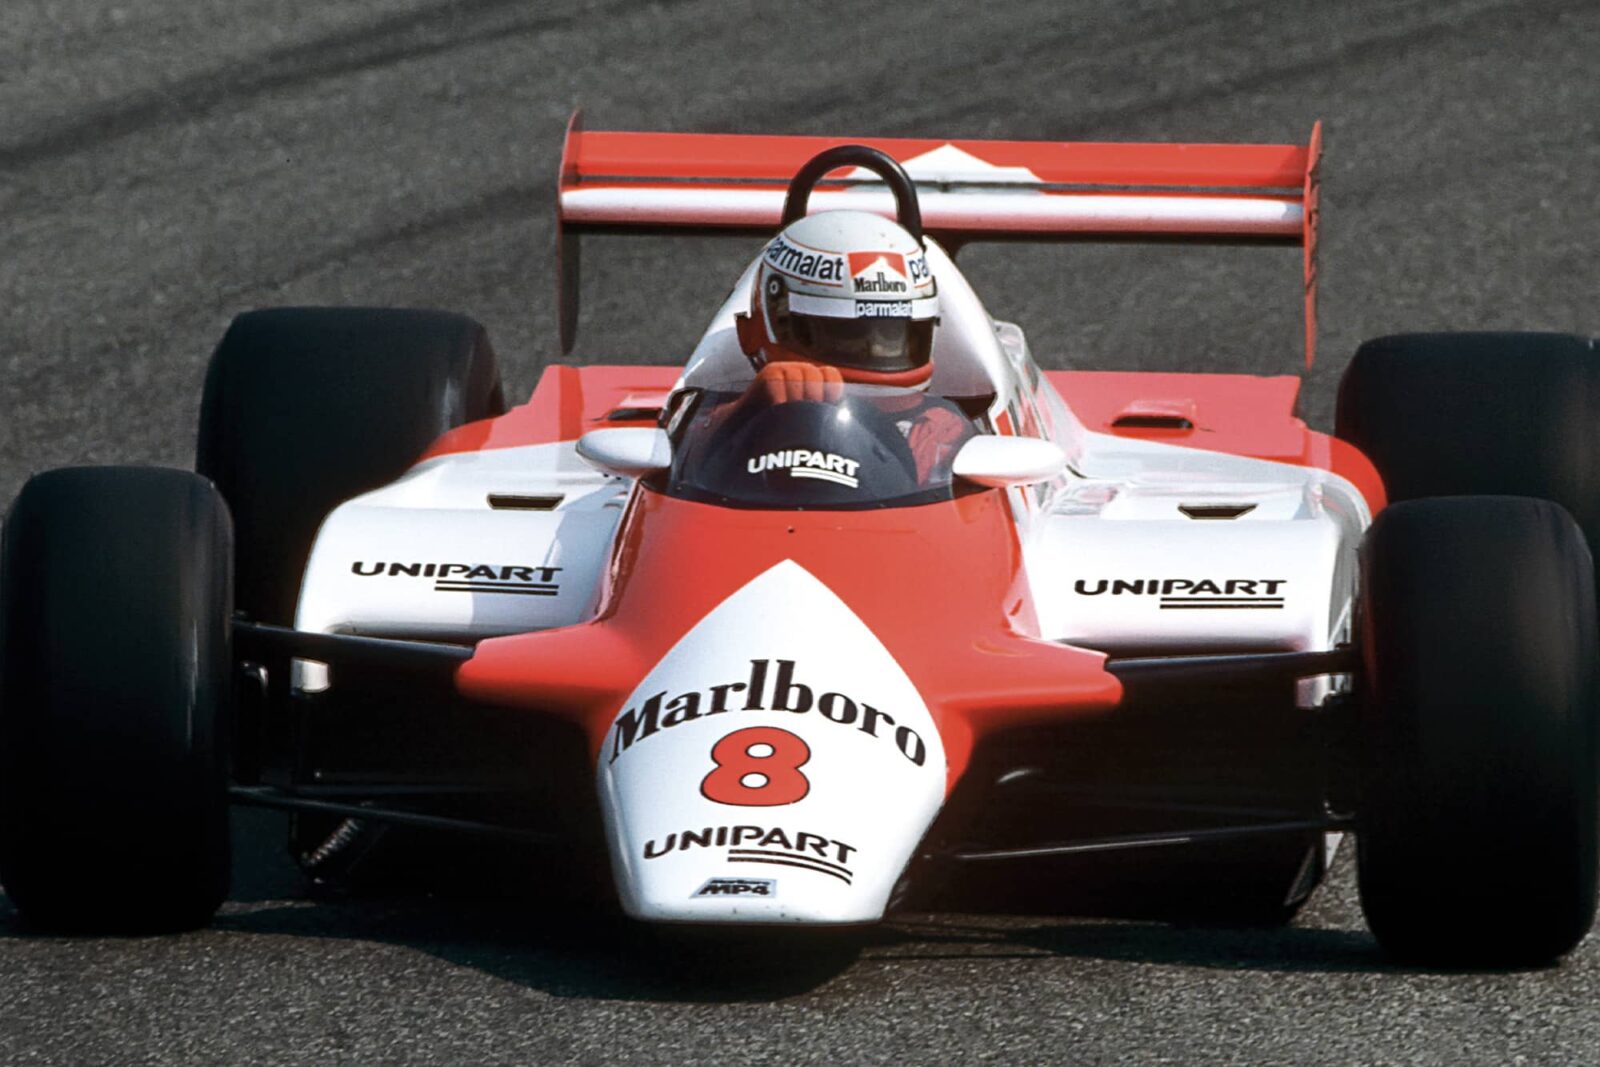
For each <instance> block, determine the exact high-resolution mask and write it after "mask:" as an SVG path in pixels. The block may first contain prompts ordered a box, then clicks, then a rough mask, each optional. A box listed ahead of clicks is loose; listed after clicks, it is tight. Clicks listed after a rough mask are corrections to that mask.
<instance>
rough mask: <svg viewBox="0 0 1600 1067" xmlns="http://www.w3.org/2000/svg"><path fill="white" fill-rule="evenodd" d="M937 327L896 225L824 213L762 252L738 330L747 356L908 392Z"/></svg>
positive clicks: (923, 279)
mask: <svg viewBox="0 0 1600 1067" xmlns="http://www.w3.org/2000/svg"><path fill="white" fill-rule="evenodd" d="M938 319H939V297H938V289H937V287H936V286H935V285H934V280H933V275H932V273H931V272H930V271H929V270H928V257H927V254H926V253H925V252H924V251H923V250H922V246H921V244H920V243H918V241H917V240H916V239H915V238H913V237H912V236H911V235H910V234H909V233H907V232H906V231H905V230H904V229H903V228H902V227H901V226H900V225H899V224H898V223H895V222H892V221H890V220H889V219H886V218H884V217H882V216H880V215H874V214H872V213H870V212H866V211H824V212H819V213H818V214H815V215H810V216H807V217H805V218H802V219H800V220H798V221H796V222H794V223H792V224H790V225H789V226H786V227H785V228H784V229H783V230H782V231H781V232H780V233H779V234H778V235H777V236H776V237H774V238H773V239H772V241H771V242H770V243H769V244H768V245H767V247H766V249H765V250H763V251H762V253H761V267H760V269H759V270H757V271H756V276H755V281H754V283H753V289H752V291H751V294H750V319H749V320H747V321H746V322H744V323H741V324H740V325H741V329H740V339H741V342H742V343H743V346H744V350H745V354H746V355H748V356H750V357H751V360H752V361H753V362H754V363H755V364H756V365H757V366H758V367H759V366H761V365H762V364H763V363H767V362H777V361H781V360H786V359H801V360H806V361H809V362H813V363H823V364H827V365H830V366H833V367H837V368H839V370H840V372H841V373H842V374H843V375H844V378H845V380H846V381H865V382H882V383H887V384H902V385H914V384H919V383H921V382H925V381H927V379H928V377H929V375H930V374H931V373H932V367H931V365H930V364H929V362H928V357H929V353H930V352H931V351H932V348H933V327H934V324H935V323H937V322H938Z"/></svg>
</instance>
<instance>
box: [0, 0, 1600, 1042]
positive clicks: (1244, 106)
mask: <svg viewBox="0 0 1600 1067" xmlns="http://www.w3.org/2000/svg"><path fill="white" fill-rule="evenodd" d="M1596 54H1600V7H1597V6H1596V5H1595V4H1593V2H1592V0H1559V2H1537V0H1517V2H1513V3H1492V2H1483V0H1429V2H1426V3H1413V2H1400V3H1394V2H1381V0H1357V2H1350V3H1343V4H1338V5H1333V4H1309V3H1308V4H1297V3H1285V2H1282V0H1274V2H1251V3H1245V2H1232V0H1228V2H1214V3H1198V2H1171V0H1140V2H1116V0H1096V2H1093V3H1090V2H1075V3H1070V4H1065V3H1061V2H1059V0H1048V2H1018V3H1006V4H996V5H993V6H992V7H990V8H987V9H985V10H983V11H981V12H979V11H978V10H977V8H976V6H973V7H972V8H970V9H969V8H968V7H967V6H966V5H960V4H946V5H940V4H931V3H904V4H893V5H865V4H827V3H819V4H814V5H808V6H806V7H804V8H803V9H802V8H800V7H798V6H797V5H778V4H756V3H744V2H740V3H712V2H708V0H667V2H658V3H640V2H637V0H611V2H595V3H587V4H580V3H570V2H557V3H548V4H540V3H530V2H527V0H448V2H447V0H439V2H433V3H424V2H419V0H363V2H359V3H327V2H316V3H313V2H307V0H233V2H231V3H229V4H225V5H222V4H217V5H212V4H194V3H189V2H186V0H121V2H118V3H111V4H105V3H93V2H89V0H77V2H65V0H6V2H5V4H4V6H3V9H0V490H3V494H4V496H5V497H6V498H9V497H10V496H11V495H12V494H13V493H14V492H15V490H16V488H17V487H18V486H19V485H20V484H21V482H22V480H23V479H24V478H25V477H26V476H27V475H28V473H29V472H31V471H35V470H41V469H44V468H49V467H54V466H57V465H61V464H68V463H84V462H94V463H105V462H154V463H167V464H176V465H187V464H189V463H190V462H191V459H192V449H193V427H194V422H195V414H196V405H197V399H198V396H199V386H200V381H201V375H202V373H203V369H204V366H205V360H206V357H207V355H208V353H209V351H210V349H211V347H212V346H213V345H214V344H215V341H216V339H217V338H218V337H219V336H220V335H221V333H222V331H223V329H224V327H225V326H226V325H227V323H228V320H229V319H230V317H231V316H232V315H234V314H235V313H236V312H239V311H241V310H244V309H247V308H251V307H257V306H264V305H274V304H300V303H306V304H311V303H314V304H344V303H364V304H392V305H423V306H428V305H432V306H439V307H446V308H453V309H459V310H463V311H468V312H470V313H473V314H475V315H476V316H478V317H479V318H480V319H481V320H482V321H483V322H484V323H486V324H487V325H488V326H489V328H490V331H491V333H492V335H493V336H494V338H495V340H496V344H497V348H498V349H499V351H500V354H501V357H502V360H503V362H504V364H505V368H506V373H507V380H508V385H509V386H510V387H511V390H512V392H514V393H520V394H525V393H526V392H527V391H528V390H529V389H531V387H532V385H533V383H534V381H535V378H536V375H537V371H538V368H539V367H540V366H541V364H543V363H545V362H549V361H550V360H551V358H552V357H553V356H554V354H555V351H556V346H555V343H554V340H553V336H554V321H555V320H554V308H553V299H552V290H553V285H552V281H551V279H552V254H551V227H550V209H551V193H552V186H553V181H554V168H555V162H556V159H557V154H558V150H559V142H560V137H561V132H562V128H563V124H564V122H565V119H566V116H567V114H568V112H569V110H570V109H571V107H572V106H573V104H574V103H577V102H581V103H582V104H583V105H584V106H585V108H586V109H587V113H588V116H589V120H590V124H591V126H593V127H595V128H637V129H687V130H703V131H735V130H748V131H760V132H774V133H776V132H808V133H879V134H900V135H918V136H941V135H942V136H966V137H985V136H995V137H1017V138H1042V139H1052V138H1054V139H1106V140H1117V139H1122V140H1193V141H1206V140H1219V141H1226V140H1257V141H1290V140H1296V139H1301V138H1303V137H1304V136H1305V135H1306V133H1307V132H1308V130H1309V128H1310V126H1311V122H1312V120H1313V119H1316V118H1319V117H1320V118H1323V119H1326V120H1327V122H1328V133H1327V149H1328V156H1327V161H1326V166H1325V171H1324V179H1325V199H1324V212H1325V213H1324V234H1325V236H1324V246H1323V259H1322V272H1323V274H1322V276H1323V307H1322V323H1323V328H1322V354H1323V358H1322V359H1321V361H1320V362H1319V364H1318V367H1317V368H1316V370H1315V371H1314V372H1313V373H1312V374H1311V375H1310V377H1309V379H1308V383H1307V393H1306V410H1307V413H1308V414H1309V416H1310V417H1311V419H1312V421H1313V422H1315V423H1320V424H1322V425H1326V424H1327V423H1328V422H1329V421H1330V419H1331V410H1332V393H1333V388H1334V385H1335V383H1336V382H1337V376H1338V373H1339V371H1340V370H1341V368H1342V366H1343V364H1344V362H1345V360H1346V359H1347V358H1348V356H1349V353H1350V352H1351V351H1352V350H1353V348H1354V346H1355V344H1356V343H1357V342H1358V341H1359V340H1360V339H1361V338H1363V337H1366V336H1373V335H1377V334H1382V333H1387V332H1392V331H1398V330H1420V329H1438V328H1539V329H1552V330H1565V331H1578V332H1586V333H1593V332H1596V331H1600V308H1597V306H1596V304H1597V299H1596V298H1597V295H1600V265H1597V260H1596V252H1595V249H1596V247H1597V246H1600V241H1597V238H1600V230H1597V224H1596V207H1597V202H1600V195H1597V188H1600V184H1597V181H1596V178H1595V174H1596V171H1597V170H1600V137H1597V130H1596V122H1597V118H1596V116H1600V80H1597V79H1596V78H1595V76H1594V56H1595V55H1596ZM750 254H751V248H750V246H749V243H748V242H739V241H731V242H730V241H720V242H712V243H710V244H709V245H706V246H697V247H687V246H685V245H684V244H682V243H675V242H670V241H662V240H642V241H636V242H618V241H616V240H610V241H606V242H592V243H591V244H590V245H589V246H588V247H587V248H586V263H585V279H584V284H585V292H586V301H585V319H584V324H583V329H582V336H581V338H580V344H579V348H578V351H577V352H576V353H575V354H574V356H573V357H572V358H573V359H575V360H585V361H606V360H612V361H616V360H641V361H650V362H672V361H676V360H679V359H681V358H682V357H683V356H684V355H685V353H686V351H687V349H688V346H689V345H690V344H691V343H692V341H693V339H694V337H695V335H696V333H697V331H698V330H699V328H700V327H701V325H702V323H703V320H704V319H705V318H706V317H707V316H708V315H709V314H710V312H711V310H712V309H713V307H714V306H715V304H716V302H717V300H718V299H719V298H720V296H721V294H722V293H723V292H725V290H726V287H727V286H728V284H729V283H730V282H731V281H732V279H733V278H734V276H735V275H736V273H737V270H738V268H739V266H740V265H741V263H742V261H743V259H744V257H747V256H748V255H750ZM964 265H965V266H966V268H967V270H968V272H969V274H970V275H971V276H972V278H973V279H974V281H975V283H976V285H977V287H978V289H979V292H980V293H982V294H983V295H984V296H985V297H986V299H987V300H988V302H989V305H990V308H991V310H992V311H993V312H994V313H995V314H996V315H998V316H1001V317H1005V318H1010V319H1014V320H1016V321H1019V322H1021V323H1023V324H1024V325H1025V327H1026V328H1027V329H1028V331H1029V333H1030V336H1031V337H1032V340H1033V345H1034V349H1035V351H1036V352H1037V353H1038V354H1039V356H1040V357H1041V359H1042V360H1043V361H1044V362H1046V363H1047V364H1049V365H1057V366H1062V365H1073V366H1080V367H1118V368H1147V369H1159V368H1173V369H1179V368H1191V369H1204V370H1231V371H1261V372H1277V371H1290V370H1293V369H1294V367H1295V366H1296V364H1297V362H1298V360H1299V358H1300V355H1299V340H1298V338H1299V304H1298V299H1297V297H1298V284H1299V279H1298V269H1297V263H1296V260H1295V253H1293V252H1288V251H1249V250H1193V249H1188V250H1185V249H1170V248H1161V249H1143V250H1140V249H1133V248H1128V247H1116V248H1107V249H1101V248H1089V247H1081V246H1074V247H1056V248H1043V247H1015V246H1011V247H1001V248H988V249H982V248H977V249H973V250H971V251H970V252H969V253H968V254H967V255H965V256H964ZM239 825H240V829H241V832H242V843H241V850H240V851H241V855H240V858H239V862H238V871H237V875H236V883H237V885H236V891H235V894H234V900H233V901H232V902H231V903H229V904H228V905H227V907H226V908H225V910H224V912H223V914H222V916H221V917H220V918H219V919H218V921H217V923H216V925H215V927H214V928H212V929H210V930H207V931H203V932H199V933H194V934H189V935H185V936H178V937H159V938H142V939H57V938H50V937H41V936H35V935H31V934H29V933H28V932H27V931H25V930H23V929H22V928H21V927H20V926H19V925H18V924H17V923H16V921H15V918H14V915H13V914H12V913H11V912H10V910H9V908H8V907H7V906H5V905H4V904H3V903H0V1061H3V1062H6V1063H33V1062H55V1063H73V1064H89V1063H143V1062H192V1063H240V1064H244V1063H271V1064H287V1063H300V1062H318V1063H325V1062H339V1063H346V1062H349V1063H357V1062H386V1061H387V1062H403V1063H475V1064H486V1063H502V1062H504V1063H528V1062H553V1061H575V1062H607V1063H611V1062H616V1063H632V1062H639V1063H663V1062H674V1061H687V1060H707V1061H712V1060H715V1061H722V1062H745V1063H760V1062H812V1061H815V1062H854V1061H897V1062H903V1061H912V1060H920V1061H928V1060H941V1061H981V1060H1017V1061H1041V1060H1061V1061H1071V1062H1080V1063H1094V1062H1118V1063H1126V1062H1213V1061H1227V1062H1232V1063H1245V1062H1265V1063H1287V1062H1293V1063H1340V1064H1345V1063H1377V1062H1396V1063H1402V1062H1403V1063H1439V1064H1461V1063H1496V1064H1500V1063H1514V1062H1529V1063H1533V1062H1556V1063H1577V1062H1594V1061H1595V1060H1596V1059H1600V939H1592V940H1591V941H1590V942H1588V943H1587V944H1586V945H1585V946H1584V947H1583V948H1582V949H1580V950H1579V951H1578V952H1577V953H1576V954H1574V955H1573V956H1572V957H1571V958H1570V959H1568V960H1567V961H1566V962H1565V963H1564V964H1562V965H1561V966H1559V967H1555V968H1552V969H1548V970H1535V971H1523V972H1512V973H1488V974H1484V973H1465V974H1463V973H1435V972H1426V971H1409V970H1400V969H1396V968H1394V967H1392V966H1391V965H1390V964H1388V963H1387V962H1386V961H1385V960H1384V959H1383V958H1382V957H1381V956H1380V955H1379V954H1378V952H1377V950H1376V947H1375V945H1374V943H1373V942H1372V941H1371V939H1370V938H1369V937H1368V935H1367V934H1366V932H1365V929H1364V927H1363V925H1362V922H1361V918H1360V913H1359V910H1358V907H1357V904H1356V901H1355V894H1354V890H1353V877H1352V874H1351V870H1350V862H1349V857H1348V856H1346V857H1345V858H1344V859H1343V860H1342V861H1341V863H1340V864H1339V866H1338V868H1337V869H1336V871H1335V875H1334V877H1333V879H1332V880H1331V882H1330V883H1329V884H1328V885H1327V886H1325V887H1324V888H1323V890H1322V891H1321V892H1320V893H1319V894H1318V895H1317V897H1316V898H1315V899H1314V901H1313V902H1312V904H1311V906H1310V907H1309V908H1308V909H1307V910H1306V911H1305V912H1304V913H1303V914H1302V916H1301V917H1300V919H1299V920H1298V922H1297V923H1296V925H1295V926H1293V927H1291V928H1289V929H1286V930H1281V931H1238V930H1227V929H1206V928H1172V927H1167V926H1162V925H1155V924H1147V923H1104V922H1086V921H1082V920H1074V919H1070V918H1063V917H1055V916H1025V917H1001V916H992V915H991V916H955V917H951V916H943V917H933V916H929V917H914V918H913V919H911V920H908V921H903V922H896V923H893V924H890V925H888V926H887V927H885V928H884V929H883V930H882V931H881V932H880V933H878V934H877V935H875V936H873V937H872V938H871V939H869V941H868V942H867V944H866V945H865V947H864V948H862V949H861V950H860V952H859V954H857V955H853V956H852V955H850V954H848V953H845V954H841V955H838V956H837V957H835V956H834V955H831V954H829V953H821V954H812V955H805V956H801V957H796V959H795V961H794V962H793V963H792V964H789V963H786V964H785V965H783V966H779V967H776V968H774V969H773V970H775V972H776V974H773V973H762V971H761V969H760V968H759V967H756V968H748V967H745V966H744V965H742V964H738V965H736V964H734V963H728V964H727V965H726V966H721V965H719V959H718V957H717V956H716V954H713V955H712V956H711V958H709V959H707V958H703V957H693V958H684V957H682V956H680V955H678V954H677V953H676V951H675V950H673V949H671V948H670V947H666V948H664V947H662V946H659V945H655V946H652V945H646V944H641V943H640V939H639V938H638V937H637V932H636V931H634V930H633V929H632V928H630V927H628V926H627V925H626V924H621V923H618V922H616V921H614V920H612V919H608V918H606V917H605V915H604V913H603V912H601V913H599V914H578V915H576V916H574V915H570V914H568V913H567V912H566V911H565V910H561V909H551V908H539V907H518V906H517V905H515V904H514V903H513V904H510V905H506V904H501V905H497V906H492V907H491V906H478V905H472V906H465V905H462V904H460V903H452V902H448V901H437V900H431V899H421V900H419V899H411V898H401V899H398V900H381V901H354V902H343V903H338V902H335V903H328V902H316V901H311V900H307V899H305V898H304V897H303V896H302V895H301V894H300V892H299V888H298V884H297V882H296V879H295V875H294V873H293V871H292V870H290V869H289V868H288V867H287V865H286V864H285V862H284V861H282V860H281V859H279V858H278V857H277V853H278V844H279V841H280V840H281V833H282V827H281V825H280V823H279V821H278V820H277V819H276V818H274V817H270V816H250V817H244V818H241V819H240V823H239ZM1452 873H1453V874H1454V875H1456V876H1459V877H1462V878H1471V877H1472V875H1473V857H1472V856H1470V855H1467V856H1463V857H1461V862H1460V867H1459V870H1457V871H1455V872H1452ZM138 877H140V872H139V871H137V870H115V871H112V870H108V871H107V872H106V876H105V892H106V893H108V894H114V893H116V892H118V885H119V884H120V883H122V882H123V881H124V880H128V879H137V878H138ZM1174 890H1175V891H1177V892H1181V886H1175V887H1174ZM1481 921H1482V922H1483V923H1484V924H1492V923H1494V922H1495V916H1493V915H1485V916H1483V917H1482V919H1481ZM1473 935H1474V931H1473V930H1472V929H1471V928H1466V929H1463V930H1462V931H1461V936H1462V937H1463V938H1470V937H1472V936H1473Z"/></svg>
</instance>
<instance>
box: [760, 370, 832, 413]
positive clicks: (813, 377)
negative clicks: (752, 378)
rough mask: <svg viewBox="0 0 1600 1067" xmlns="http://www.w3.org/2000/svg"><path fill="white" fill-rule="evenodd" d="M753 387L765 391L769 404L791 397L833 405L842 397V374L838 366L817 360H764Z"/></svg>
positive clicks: (790, 398)
mask: <svg viewBox="0 0 1600 1067" xmlns="http://www.w3.org/2000/svg"><path fill="white" fill-rule="evenodd" d="M756 387H757V388H759V389H761V390H763V391H764V392H765V393H766V396H767V400H768V401H769V402H771V403H773V404H785V403H788V402H789V401H791V400H816V401H821V402H823V403H827V404H837V403H838V402H839V398H840V397H842V396H844V376H843V375H842V374H840V373H839V368H838V367H829V366H826V365H824V364H821V363H804V362H802V361H800V360H785V361H784V362H781V363H768V364H767V365H766V366H764V367H762V368H761V370H760V372H759V373H757V374H756Z"/></svg>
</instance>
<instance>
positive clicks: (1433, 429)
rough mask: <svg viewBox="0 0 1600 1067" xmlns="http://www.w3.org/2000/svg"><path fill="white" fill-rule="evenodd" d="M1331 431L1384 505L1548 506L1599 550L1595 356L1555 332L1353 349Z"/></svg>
mask: <svg viewBox="0 0 1600 1067" xmlns="http://www.w3.org/2000/svg"><path fill="white" fill-rule="evenodd" d="M1336 432H1337V434H1338V436H1339V437H1340V438H1342V439H1344V440H1346V441H1349V442H1350V443H1351V444H1353V445H1355V446H1356V447H1357V448H1359V449H1360V450H1361V451H1362V452H1363V453H1364V454H1365V455H1366V456H1367V458H1368V459H1370V460H1372V462H1373V465H1374V466H1376V467H1377V468H1378V473H1379V474H1380V475H1382V477H1383V484H1384V489H1385V490H1386V491H1387V493H1388V497H1389V500H1390V501H1400V500H1416V499H1419V498H1422V497H1430V496H1467V495H1479V494H1503V495H1507V496H1532V497H1540V498H1542V499H1545V500H1553V501H1555V502H1556V503H1557V504H1560V505H1561V506H1562V507H1564V508H1566V509H1567V510H1568V511H1569V512H1571V513H1572V516H1573V518H1575V519H1577V520H1578V525H1579V526H1581V527H1582V528H1583V531H1584V533H1585V534H1587V535H1588V537H1589V543H1590V544H1591V545H1594V544H1600V541H1597V540H1596V538H1597V537H1600V352H1596V350H1595V342H1593V341H1591V340H1589V339H1587V338H1583V337H1573V336H1570V335H1567V334H1557V333H1431V334H1397V335H1395V336H1392V337H1380V338H1378V339H1376V340H1372V341H1368V342H1366V343H1365V344H1363V345H1362V346H1361V347H1360V348H1359V349H1357V350H1356V354H1355V357H1354V358H1353V359H1352V360H1351V361H1350V365H1349V366H1348V367H1346V368H1345V372H1344V377H1343V379H1342V380H1341V381H1340V383H1339V403H1338V418H1337V426H1336Z"/></svg>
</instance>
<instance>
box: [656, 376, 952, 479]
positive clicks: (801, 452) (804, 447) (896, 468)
mask: <svg viewBox="0 0 1600 1067" xmlns="http://www.w3.org/2000/svg"><path fill="white" fill-rule="evenodd" d="M828 394H829V395H828V398H827V399H825V400H817V399H787V400H775V399H773V398H772V397H771V396H770V395H768V394H767V393H765V392H764V391H762V390H760V389H751V390H747V391H744V392H717V391H696V392H694V393H692V394H690V395H688V396H685V397H684V398H683V399H682V400H681V401H680V403H679V404H678V405H677V406H675V408H674V410H673V412H672V416H671V418H670V420H669V426H668V430H669V432H670V433H671V435H672V437H673V461H672V470H671V472H670V473H669V475H668V479H667V486H666V491H667V493H668V494H669V495H671V496H678V497H683V498H685V499H689V500H698V501H701V502H705V503H713V504H721V505H725V506H731V507H747V508H765V509H789V508H793V509H832V510H844V509H852V508H878V507H892V506H903V505H910V504H924V503H933V502H935V501H939V500H949V499H950V498H951V496H952V495H953V487H952V479H951V474H950V466H951V463H952V462H953V460H954V459H955V454H956V452H957V451H958V450H959V449H960V447H961V445H962V444H963V443H965V442H966V441H967V439H969V438H970V437H972V436H973V435H974V434H975V433H976V432H977V431H976V429H975V427H974V426H973V423H972V420H971V419H970V418H968V417H967V416H966V415H965V414H964V413H963V412H962V410H961V408H960V407H958V406H957V405H956V404H954V403H952V402H951V401H949V400H946V399H943V398H941V397H934V396H928V395H927V394H925V393H920V392H916V391H914V390H907V389H894V388H887V387H884V386H869V385H844V386H842V387H840V386H830V387H829V390H828Z"/></svg>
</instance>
